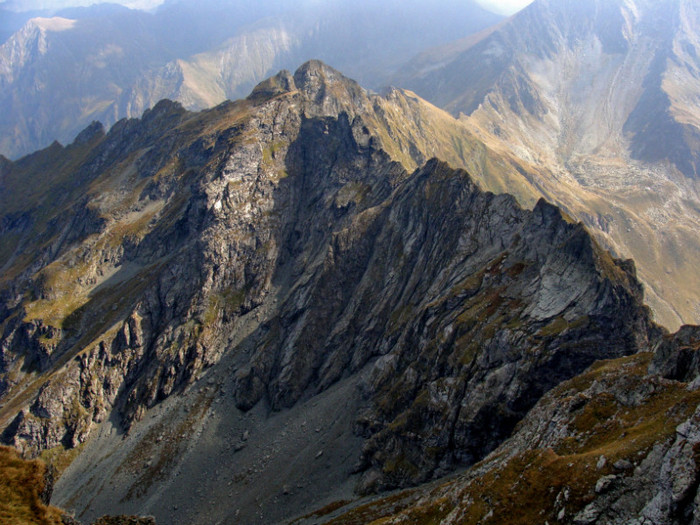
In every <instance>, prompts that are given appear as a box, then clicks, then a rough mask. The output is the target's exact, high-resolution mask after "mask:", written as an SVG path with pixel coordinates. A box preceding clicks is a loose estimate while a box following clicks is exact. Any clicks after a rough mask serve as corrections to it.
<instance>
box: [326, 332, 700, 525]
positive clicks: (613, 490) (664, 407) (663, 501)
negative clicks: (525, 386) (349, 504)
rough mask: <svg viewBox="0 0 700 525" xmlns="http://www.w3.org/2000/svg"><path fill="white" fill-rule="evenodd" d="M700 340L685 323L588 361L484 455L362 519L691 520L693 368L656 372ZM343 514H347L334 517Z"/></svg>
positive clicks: (694, 489)
mask: <svg viewBox="0 0 700 525" xmlns="http://www.w3.org/2000/svg"><path fill="white" fill-rule="evenodd" d="M699 341H700V339H698V334H697V328H691V327H685V328H683V329H682V330H680V331H679V332H678V333H677V334H675V335H673V336H666V337H665V338H664V341H663V342H661V343H660V344H659V345H658V347H657V348H656V350H655V352H654V353H653V354H652V353H651V352H644V353H639V354H635V355H633V356H629V357H624V358H618V359H614V360H608V361H600V362H597V363H595V364H594V365H593V366H591V367H590V368H589V369H588V370H586V371H585V372H584V373H583V374H580V375H578V376H576V377H575V378H573V379H572V380H570V381H566V382H564V383H562V384H561V385H559V386H557V387H556V388H554V389H553V390H551V391H550V392H549V393H547V394H546V395H545V396H543V397H542V399H541V400H540V401H539V402H538V403H537V404H536V405H535V406H534V407H533V408H532V410H531V411H530V412H529V413H528V414H527V416H526V417H525V418H524V419H523V420H522V421H521V422H520V424H519V425H518V428H517V430H516V431H515V433H514V434H513V435H512V436H511V437H510V438H509V439H507V440H506V441H504V442H503V444H502V445H500V446H499V447H498V448H497V449H496V450H495V451H494V452H493V453H491V454H490V455H489V456H487V457H486V458H485V459H484V461H482V462H480V463H479V464H478V465H476V466H475V467H473V468H471V469H469V470H467V471H466V472H465V473H464V474H461V475H459V476H456V477H454V478H451V479H448V480H445V482H444V483H442V484H440V485H435V486H433V488H424V489H422V490H418V491H413V492H409V491H406V492H403V493H394V494H392V496H391V505H387V504H386V503H387V502H386V501H384V500H381V499H380V500H378V501H374V502H371V503H369V504H368V505H366V506H365V507H364V508H363V516H364V519H365V520H367V521H371V520H375V519H380V518H381V519H382V522H383V523H397V524H398V523H406V522H411V521H416V520H417V521H419V520H420V519H421V518H425V517H432V518H436V519H439V522H440V523H445V524H452V523H455V524H456V523H479V522H482V521H489V520H491V521H493V522H494V523H538V522H549V523H552V522H555V521H559V522H562V521H563V522H566V523H574V524H581V525H583V524H592V523H600V524H602V523H605V524H615V525H618V524H619V525H622V524H635V525H642V524H649V523H654V524H660V525H680V524H697V523H700V511H699V510H698V509H699V508H700V496H698V487H699V486H700V459H699V458H698V452H697V451H698V448H699V447H700V444H699V443H700V433H699V432H698V429H699V428H700V412H699V410H698V407H699V406H700V391H699V390H698V385H697V377H698V374H697V371H696V372H694V373H689V374H688V376H687V377H685V378H684V379H683V380H677V379H668V378H666V377H663V376H661V375H659V374H658V372H657V371H658V370H659V368H660V367H661V368H662V369H663V365H669V366H671V367H674V366H675V361H676V360H677V356H676V355H673V354H670V353H669V352H668V348H669V347H676V348H678V347H680V348H684V349H685V350H686V353H687V351H688V347H689V346H692V347H695V349H696V350H697V344H698V342H699ZM686 357H687V355H686ZM667 361H669V362H667ZM352 519H353V511H348V512H346V513H345V514H342V515H340V516H338V517H336V518H335V520H334V521H333V523H337V524H343V523H352V522H353V521H352Z"/></svg>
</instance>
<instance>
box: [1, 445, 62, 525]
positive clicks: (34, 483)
mask: <svg viewBox="0 0 700 525" xmlns="http://www.w3.org/2000/svg"><path fill="white" fill-rule="evenodd" d="M45 472H46V465H45V464H44V463H43V462H42V461H40V460H33V461H26V460H24V459H22V458H21V457H20V456H19V454H18V453H17V452H16V451H15V450H14V449H12V448H10V447H2V446H0V523H2V524H3V525H26V524H41V525H44V524H46V525H53V524H60V523H61V511H60V510H59V509H57V508H56V507H51V506H47V505H44V503H42V501H41V492H42V491H43V490H44V484H45V482H44V474H45Z"/></svg>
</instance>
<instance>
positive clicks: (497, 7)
mask: <svg viewBox="0 0 700 525" xmlns="http://www.w3.org/2000/svg"><path fill="white" fill-rule="evenodd" d="M101 1H102V2H104V1H110V2H112V3H115V4H122V5H125V6H127V7H131V8H135V9H151V8H153V7H156V6H157V5H160V4H162V3H163V0H0V7H2V8H5V9H11V10H12V11H29V10H34V9H60V8H63V7H75V6H86V5H91V4H97V3H99V2H101ZM476 1H477V2H478V3H479V4H481V5H482V6H483V7H485V8H486V9H489V10H491V11H494V12H497V13H501V14H504V15H511V14H513V13H515V12H516V11H519V10H520V9H522V8H523V7H525V6H526V5H528V4H530V3H531V2H532V1H533V0H476Z"/></svg>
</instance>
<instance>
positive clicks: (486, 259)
mask: <svg viewBox="0 0 700 525" xmlns="http://www.w3.org/2000/svg"><path fill="white" fill-rule="evenodd" d="M375 102H376V101H375ZM376 107H377V104H376V103H374V102H373V101H372V99H370V97H369V96H368V95H367V94H366V93H365V92H364V91H363V90H361V89H360V88H359V86H357V85H356V84H354V83H352V82H351V81H349V80H347V79H345V78H344V77H342V75H340V74H339V73H338V72H336V71H333V70H331V69H330V68H327V67H326V66H324V65H322V64H320V63H318V62H311V63H308V64H306V65H304V66H302V67H301V68H300V69H299V70H298V71H297V72H296V73H295V74H294V75H293V76H292V75H290V74H288V73H281V74H280V75H278V76H277V77H275V78H273V79H271V80H270V81H268V82H267V83H265V84H263V85H261V86H260V88H259V89H258V90H256V91H255V92H254V93H253V95H252V96H251V98H250V99H249V100H247V101H239V102H237V103H227V104H224V105H222V106H220V107H219V108H216V109H214V110H211V111H210V112H206V113H202V114H189V113H186V112H184V111H183V110H182V108H180V107H179V106H177V105H176V104H173V103H169V102H163V103H161V104H159V105H158V106H156V107H155V108H154V109H153V110H151V111H150V112H148V113H146V114H145V115H144V117H143V119H141V120H140V121H124V122H121V123H118V124H117V125H115V127H113V128H112V130H111V131H110V132H109V133H108V134H107V135H106V136H103V135H101V134H99V133H96V134H95V133H93V134H89V135H88V136H87V137H86V139H85V141H82V142H80V143H79V144H75V145H72V146H70V147H68V148H65V149H62V150H60V151H57V152H53V153H52V152H40V153H38V154H37V157H36V158H34V159H29V160H27V161H26V162H27V163H29V167H30V168H31V166H32V165H31V163H32V162H35V163H37V164H41V163H46V162H48V161H49V160H50V157H51V155H56V156H57V158H58V160H59V161H60V163H59V164H60V166H68V167H70V169H75V170H77V172H78V173H79V174H81V176H80V178H79V180H81V181H84V186H82V190H81V191H80V193H81V194H84V193H86V192H87V194H88V195H89V196H90V198H89V199H85V198H84V195H83V200H80V201H77V202H78V203H79V204H76V206H79V207H80V206H82V207H83V208H84V209H88V210H91V211H90V214H91V215H89V216H91V217H95V218H98V219H99V220H95V221H93V224H94V225H97V226H96V228H97V231H95V227H91V228H86V229H83V230H77V232H78V233H77V234H76V235H74V236H73V237H63V238H62V239H63V240H62V241H61V242H57V241H56V239H54V237H55V232H56V231H63V229H65V227H66V224H71V223H70V220H71V219H70V217H71V216H63V215H55V216H53V218H52V219H51V221H49V222H48V223H42V222H41V220H43V219H41V218H40V217H39V216H38V215H36V216H34V218H33V219H32V221H30V224H29V226H27V228H34V230H35V233H36V238H37V239H38V241H37V244H36V245H32V247H33V248H35V249H36V250H37V251H38V257H39V258H38V259H37V260H39V261H41V263H40V264H39V263H33V264H31V263H29V264H23V262H22V261H21V260H18V259H17V258H16V255H12V256H10V257H9V258H8V259H7V260H6V263H5V264H6V266H7V267H9V268H10V269H11V270H12V272H13V275H16V279H14V280H13V281H12V283H11V284H8V285H6V287H5V288H4V289H3V296H2V297H4V298H7V300H6V302H5V303H4V305H3V306H2V308H3V310H2V311H3V312H6V315H5V319H6V320H7V322H6V323H4V324H3V327H2V330H3V332H2V347H1V348H2V363H3V369H2V373H3V376H2V377H3V381H4V384H5V387H4V389H5V394H4V396H3V400H4V402H5V406H4V407H3V409H2V410H3V412H2V415H3V417H4V418H5V420H6V429H5V432H4V434H3V438H4V440H5V441H6V442H8V443H12V444H13V445H14V446H16V447H18V448H20V449H22V450H24V451H25V452H27V453H36V452H38V451H39V450H42V449H46V448H51V447H53V446H56V445H58V444H63V445H65V446H68V447H73V446H75V445H77V444H78V443H80V442H83V441H85V439H87V437H88V436H89V434H90V432H91V429H92V428H94V426H95V424H97V423H100V422H101V421H103V420H104V419H105V418H106V417H107V416H108V415H110V414H112V415H118V417H119V419H120V420H121V422H122V424H123V426H124V427H125V428H126V429H128V428H129V427H130V425H132V424H133V422H134V421H136V420H138V419H140V418H142V417H143V415H144V414H145V413H146V411H147V410H148V409H149V408H150V407H153V406H154V405H156V404H158V403H159V402H160V401H161V400H163V399H165V398H166V397H168V396H171V395H172V394H173V393H175V392H178V391H179V390H181V389H183V388H185V387H186V386H187V385H189V384H190V383H191V382H193V381H194V380H195V379H196V378H197V377H199V376H200V375H201V373H202V371H203V370H204V369H206V368H207V367H210V366H213V365H215V364H216V363H218V362H219V360H220V359H221V357H222V356H223V355H224V354H226V353H237V354H240V355H244V356H246V357H245V366H242V367H240V368H238V369H237V370H235V374H236V385H235V388H234V393H233V395H234V396H235V400H236V404H237V406H238V407H239V408H240V409H242V410H249V409H250V408H252V407H253V406H255V405H256V404H257V403H260V402H265V403H266V404H267V405H268V406H269V407H270V408H271V409H272V410H278V411H279V410H285V409H286V408H288V407H291V406H293V405H295V404H296V403H298V402H299V401H300V400H302V399H306V398H308V397H310V396H313V395H315V394H316V393H318V392H321V391H323V390H325V389H327V388H328V387H329V386H331V385H333V384H334V383H336V382H337V381H338V380H339V379H341V378H343V377H347V376H348V375H353V374H358V373H362V374H364V375H363V378H364V379H363V381H362V385H361V390H362V396H363V409H362V411H361V413H359V414H357V415H356V419H357V422H356V425H355V430H356V433H357V434H358V435H360V436H362V437H363V438H364V439H365V446H364V451H363V454H362V457H361V458H358V459H359V461H358V466H357V468H358V470H359V471H361V472H365V474H364V476H363V479H362V481H361V483H360V486H359V487H358V488H359V490H360V491H363V492H367V491H374V490H381V489H385V488H389V487H396V486H404V485H407V484H415V483H418V482H421V481H424V480H426V479H429V478H431V477H434V476H438V475H440V474H443V473H445V472H447V471H449V470H450V469H452V468H454V466H456V465H468V464H471V463H473V462H475V461H477V460H479V459H481V458H482V457H484V455H486V454H487V453H488V452H490V451H491V450H493V449H494V448H495V447H496V446H498V444H499V443H500V442H502V441H503V439H505V438H506V437H507V436H508V435H509V434H510V433H511V432H512V430H513V428H514V426H515V424H516V423H517V422H518V421H519V420H520V419H521V418H522V417H523V416H524V415H525V414H526V412H527V411H528V410H529V409H530V408H531V407H532V406H533V405H534V404H535V403H536V402H537V400H538V399H539V398H540V397H541V396H542V395H543V394H544V393H545V392H547V391H548V390H549V389H551V388H553V387H554V386H556V385H557V384H559V383H560V382H561V381H563V380H566V379H569V378H571V377H573V376H575V375H576V374H578V373H580V372H582V371H583V370H584V369H585V368H586V367H588V366H589V365H590V364H591V363H592V362H593V361H594V360H596V359H600V358H611V357H619V356H622V355H627V354H631V353H634V352H637V351H638V350H640V349H642V348H645V347H647V346H648V345H649V343H650V341H651V340H653V339H654V338H655V337H656V336H657V333H656V329H655V328H654V327H653V326H652V324H651V322H650V320H649V314H648V311H647V309H646V308H645V307H643V306H642V290H641V287H640V285H639V283H638V282H637V281H636V278H635V275H634V267H633V265H632V264H631V263H630V262H623V261H616V260H613V259H612V258H611V257H610V256H609V254H607V253H606V252H604V251H603V250H601V249H600V248H599V247H598V246H597V244H596V243H595V242H594V241H593V240H592V239H591V238H590V237H589V235H588V234H587V232H586V231H585V229H584V228H583V227H582V226H581V225H580V224H574V223H572V222H570V221H569V220H568V219H567V218H566V217H564V216H563V215H562V214H561V212H560V211H559V210H558V209H557V208H555V207H553V206H551V205H549V204H547V203H546V202H544V201H541V202H539V203H538V204H537V206H536V207H535V209H534V210H533V211H527V210H523V209H522V208H520V207H519V206H518V205H517V203H516V202H515V200H514V199H513V198H512V197H509V196H506V195H501V196H495V195H493V194H491V193H484V192H482V191H481V190H479V188H478V187H477V186H476V185H475V184H474V182H473V181H472V180H471V178H470V176H469V175H468V174H467V173H466V172H465V171H461V170H453V169H451V168H450V167H449V166H447V165H446V164H444V163H442V162H440V161H438V160H431V161H429V162H427V163H426V164H425V165H424V166H423V167H422V168H420V169H418V170H417V171H416V172H414V173H412V174H409V173H407V172H406V171H405V170H404V169H403V168H402V166H401V165H399V164H398V163H396V162H393V161H392V160H391V159H390V158H389V156H388V155H387V154H386V153H385V152H384V151H383V149H382V147H381V145H382V142H381V140H380V139H379V138H378V137H376V136H373V135H372V134H371V133H370V131H369V129H370V126H369V125H368V120H367V119H369V118H370V117H371V118H374V116H376V115H375V114H374V113H373V112H374V111H376ZM373 115H374V116H373ZM47 157H48V158H47ZM75 166H77V167H75ZM13 169H14V170H16V172H12V170H13ZM22 169H29V168H27V167H26V166H25V167H22V166H12V167H11V168H10V170H11V171H10V175H9V178H10V179H12V177H13V176H15V175H13V173H16V174H21V173H22V171H21V170H22ZM67 169H68V168H66V170H67ZM66 173H72V172H70V171H67V172H66ZM12 180H14V179H12ZM65 184H66V183H65V181H64V180H62V179H55V180H54V179H52V180H51V181H50V184H49V189H52V190H53V191H56V190H57V189H59V188H62V187H63V186H62V185H65ZM51 185H53V186H51ZM135 188H136V189H135ZM61 204H62V205H65V204H66V203H65V202H61ZM35 206H36V209H38V210H42V211H43V212H44V213H49V212H50V211H51V210H53V213H55V208H54V207H52V206H53V203H52V202H51V200H50V199H49V197H48V195H46V194H41V195H40V196H39V198H37V201H36V203H35ZM78 213H81V212H78ZM86 216H88V215H86ZM62 221H63V222H62ZM12 231H13V232H15V233H26V232H25V230H22V229H21V227H20V226H19V225H18V226H17V227H16V228H15V230H12ZM27 231H29V230H27ZM22 242H24V243H25V244H24V245H23V244H22ZM17 243H18V244H17V246H18V249H19V248H24V249H26V248H27V246H29V245H27V244H26V243H27V241H26V240H20V241H17ZM47 245H50V246H52V248H51V249H50V250H46V249H45V246H47ZM66 283H69V284H68V286H66ZM67 297H71V302H66V301H67V299H66V298H67ZM261 312H264V316H263V315H262V314H261ZM247 314H252V317H253V318H259V319H258V321H259V322H258V323H257V324H250V318H251V315H247ZM244 318H245V319H246V321H243V319H244ZM37 323H43V324H40V325H38V324H37ZM29 326H53V327H54V328H53V330H55V331H52V332H51V345H53V346H51V351H50V352H47V353H48V356H44V358H43V360H42V359H38V358H37V357H36V356H35V355H34V354H35V353H36V352H35V351H34V350H33V348H35V346H32V345H19V346H18V345H14V344H12V341H15V340H17V338H18V337H19V335H18V334H20V333H21V334H25V335H23V337H25V336H26V337H28V338H29V339H30V340H32V341H35V342H36V343H37V344H39V343H42V341H41V337H42V336H43V337H44V339H43V343H46V336H44V335H43V334H45V332H42V331H41V330H38V329H35V330H34V332H32V331H31V330H29V329H28V327H29ZM248 329H249V332H250V335H249V336H248V337H246V338H245V340H244V342H243V343H240V344H239V343H237V342H232V341H234V339H233V338H232V335H231V334H233V333H237V331H240V330H248ZM43 343H42V344H43ZM248 356H249V357H248ZM32 362H39V363H41V364H40V366H39V367H33V368H32V367H29V366H27V363H32ZM42 374H44V375H42ZM34 379H39V381H38V382H36V383H34V384H32V383H31V381H32V380H34ZM37 385H38V386H37ZM23 399H27V400H28V401H22V400H23Z"/></svg>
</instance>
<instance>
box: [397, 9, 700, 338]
mask: <svg viewBox="0 0 700 525" xmlns="http://www.w3.org/2000/svg"><path fill="white" fill-rule="evenodd" d="M699 27H700V18H699V17H698V7H697V5H696V3H695V2H692V1H686V0H663V1H658V2H649V1H646V0H634V1H626V0H625V1H603V0H586V1H581V2H561V1H558V0H552V1H549V0H538V1H535V2H533V3H532V4H531V5H530V6H528V7H527V8H526V9H524V10H523V11H521V12H520V13H518V14H517V15H515V16H514V17H512V18H511V19H509V20H508V21H507V22H504V23H503V24H501V25H500V26H498V27H496V28H494V29H493V30H492V31H491V32H489V33H485V34H482V35H481V38H476V37H472V38H470V39H466V40H463V41H461V42H458V43H456V44H453V45H451V46H447V47H445V48H443V49H442V50H439V49H438V50H431V51H430V52H429V53H427V54H426V55H424V56H422V57H419V58H417V59H416V60H414V61H413V62H412V63H410V64H409V66H407V67H406V68H404V74H402V75H399V76H398V77H397V78H396V79H395V83H396V84H397V85H400V86H402V87H406V88H409V89H412V90H414V91H415V92H416V93H418V95H420V96H422V97H425V98H426V99H427V100H430V101H431V102H433V103H435V104H437V105H439V106H440V107H442V108H445V109H447V110H449V111H450V112H451V113H452V114H454V115H455V116H459V115H462V117H461V118H462V119H463V120H464V121H465V122H466V123H468V125H469V126H471V128H472V129H473V130H479V131H478V133H479V136H480V137H481V138H482V139H483V140H484V141H485V142H486V143H487V144H488V145H489V146H491V147H494V148H498V147H499V145H500V148H502V149H503V150H506V151H510V152H511V153H512V154H514V155H516V156H517V157H519V158H520V159H521V160H523V161H525V162H529V163H531V164H533V165H535V166H545V167H546V169H547V170H549V172H548V173H543V174H542V175H541V176H539V177H538V179H537V186H538V187H539V188H540V191H541V192H542V194H543V195H545V196H546V197H547V198H548V199H549V200H551V201H552V202H555V203H557V205H559V206H562V207H563V208H564V209H565V210H566V211H567V212H568V213H569V214H570V215H572V216H573V217H575V218H576V219H578V220H581V221H582V222H584V224H586V226H588V227H589V228H591V230H592V231H594V232H596V234H597V236H598V239H599V241H601V242H602V243H603V244H604V245H605V246H606V247H609V248H610V249H612V250H613V251H614V252H615V253H617V254H620V255H622V256H624V257H631V258H633V259H634V260H635V262H636V263H637V266H638V269H639V275H640V279H641V280H642V281H643V282H644V284H645V287H646V290H647V300H648V301H649V304H650V306H651V307H652V308H653V310H654V312H655V314H656V318H657V320H658V321H659V322H660V323H662V324H664V325H665V326H667V327H668V328H669V329H671V330H676V329H677V328H678V327H679V326H680V325H682V324H684V323H697V322H698V320H700V309H699V307H698V302H697V297H698V291H699V290H700V282H698V279H697V272H696V271H695V263H694V261H695V259H696V256H697V254H698V247H699V246H700V240H699V239H698V237H697V235H695V234H693V233H691V232H697V231H698V224H699V217H698V213H697V203H698V201H699V197H698V193H697V188H698V186H697V180H698V179H697V160H698V151H700V150H699V149H698V144H699V143H698V134H699V130H698V129H699V128H698V125H697V123H698V122H699V121H698V114H697V103H696V102H694V100H695V98H694V97H697V93H698V92H700V83H699V81H698V79H699V78H700V77H699V76H698V67H699V66H700V64H699V63H698V58H697V57H698V56H699V55H698V53H699V52H700V36H699V32H698V31H699ZM662 195H663V197H660V196H662ZM681 239H682V240H681ZM670 283H673V284H670Z"/></svg>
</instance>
